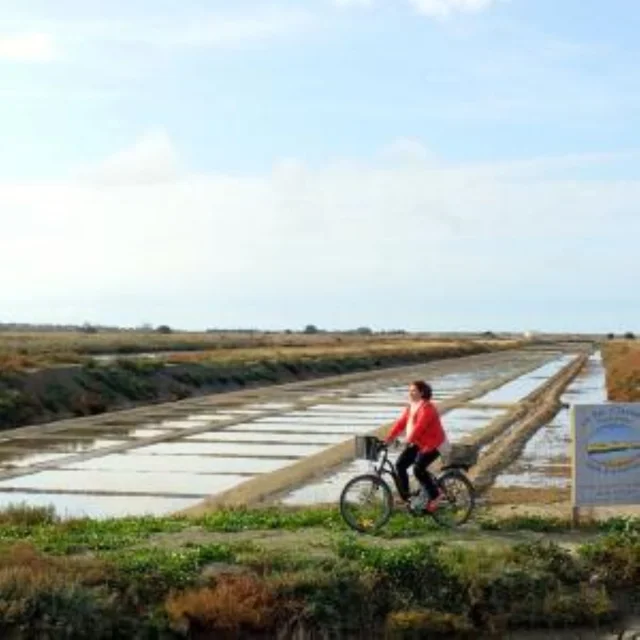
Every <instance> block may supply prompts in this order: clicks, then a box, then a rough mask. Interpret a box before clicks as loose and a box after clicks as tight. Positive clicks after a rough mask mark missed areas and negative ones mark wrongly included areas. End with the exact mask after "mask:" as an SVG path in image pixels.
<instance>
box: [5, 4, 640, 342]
mask: <svg viewBox="0 0 640 640" xmlns="http://www.w3.org/2000/svg"><path fill="white" fill-rule="evenodd" d="M0 4H1V9H0V322H44V323H50V322H53V323H83V322H92V323H101V324H116V325H121V326H138V325H141V324H143V323H152V324H169V325H171V326H174V327H179V328H184V329H204V328H209V327H226V328H238V327H245V328H249V327H251V328H262V329H286V328H290V329H299V328H302V327H304V326H305V325H306V324H309V323H312V324H316V325H317V326H319V327H322V328H326V329H348V328H354V327H358V326H369V327H372V328H374V329H406V330H425V331H429V330H434V331H441V330H449V331H457V330H495V331H500V330H516V331H517V330H522V331H525V330H534V331H535V330H540V331H585V332H591V331H606V332H608V331H616V332H617V331H627V330H638V329H640V295H638V291H639V288H638V285H637V279H638V274H640V251H638V243H639V241H640V218H639V217H638V209H639V207H640V163H639V160H640V64H639V62H640V55H639V54H640V42H639V41H638V39H637V37H636V34H637V33H638V30H639V28H640V4H639V3H638V2H637V0H609V1H608V2H602V1H601V0H562V2H558V0H296V1H288V0H233V1H232V0H226V1H221V0H180V1H177V0H153V2H152V1H151V0H136V1H135V2H130V1H129V0H110V1H109V2H106V1H104V2H102V1H100V0H91V1H87V0H57V1H56V2H51V1H50V0H0Z"/></svg>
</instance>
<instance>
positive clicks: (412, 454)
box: [385, 380, 447, 513]
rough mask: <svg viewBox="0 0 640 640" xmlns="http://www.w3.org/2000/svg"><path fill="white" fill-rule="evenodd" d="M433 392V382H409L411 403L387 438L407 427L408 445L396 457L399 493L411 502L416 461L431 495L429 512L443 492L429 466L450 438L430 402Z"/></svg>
mask: <svg viewBox="0 0 640 640" xmlns="http://www.w3.org/2000/svg"><path fill="white" fill-rule="evenodd" d="M432 395H433V392H432V389H431V386H430V385H429V384H427V383H426V382H424V381H423V380H416V381H415V382H412V383H411V384H410V385H409V405H408V406H407V407H406V409H405V410H404V411H403V412H402V415H401V416H400V417H399V418H398V419H397V420H396V422H395V423H394V425H393V427H391V431H390V432H389V434H388V435H387V437H386V438H385V442H386V443H387V444H389V443H391V442H392V441H393V440H395V439H396V438H397V437H398V436H399V435H400V434H401V433H402V432H403V431H405V430H406V438H405V439H406V446H405V448H404V450H403V451H402V453H401V454H400V455H399V456H398V459H397V460H396V471H397V472H398V484H399V487H398V488H399V489H400V497H401V498H402V499H403V500H404V501H405V502H407V503H408V502H409V498H410V496H409V477H408V475H407V469H408V468H409V467H410V466H411V465H412V464H413V473H414V475H415V477H416V479H417V480H418V482H419V483H420V485H421V486H422V487H423V489H424V492H423V495H424V493H425V492H426V496H425V497H428V500H426V504H425V503H424V502H423V508H424V509H425V511H428V512H429V513H433V512H434V511H435V510H436V509H437V508H438V504H439V503H440V501H441V499H442V495H441V492H440V490H439V489H438V487H437V486H436V484H435V482H434V480H433V477H432V476H431V474H430V473H429V472H428V471H427V467H428V466H429V465H430V464H432V463H433V462H435V460H437V459H438V457H439V456H440V451H439V449H440V448H441V447H442V446H443V445H445V443H446V442H447V437H446V435H445V432H444V429H443V427H442V423H441V422H440V414H439V413H438V410H437V408H436V407H435V405H434V404H433V403H432V402H431V397H432ZM421 502H422V501H421ZM416 506H419V505H416Z"/></svg>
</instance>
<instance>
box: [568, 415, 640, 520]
mask: <svg viewBox="0 0 640 640" xmlns="http://www.w3.org/2000/svg"><path fill="white" fill-rule="evenodd" d="M571 431H572V442H573V456H572V458H573V460H572V463H573V464H572V487H571V494H572V495H571V500H572V507H573V508H572V516H573V521H574V524H577V523H578V521H579V518H580V507H585V506H612V505H638V504H640V403H607V404H597V405H587V404H577V405H574V406H573V407H572V413H571Z"/></svg>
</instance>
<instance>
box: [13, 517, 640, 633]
mask: <svg viewBox="0 0 640 640" xmlns="http://www.w3.org/2000/svg"><path fill="white" fill-rule="evenodd" d="M546 525H547V526H545V522H544V521H543V520H540V519H523V518H520V519H511V520H509V521H490V520H488V519H485V520H483V527H484V529H485V530H486V529H488V528H494V529H502V530H504V531H511V532H515V531H518V532H520V534H522V535H526V536H531V535H534V534H533V533H532V530H535V531H545V530H548V531H555V532H557V533H556V534H554V535H555V536H556V537H555V538H554V541H550V540H544V539H542V540H541V539H534V540H531V539H526V538H524V539H519V538H514V540H513V542H511V543H506V542H501V543H496V540H495V539H494V538H492V537H491V536H492V535H493V534H490V533H488V532H486V531H485V532H484V533H483V532H482V531H480V532H478V531H476V532H475V535H476V537H475V538H474V539H473V544H465V543H464V540H465V538H464V537H460V538H457V537H456V536H451V535H445V534H443V533H442V532H439V531H438V530H432V529H430V528H429V527H428V526H426V525H425V524H424V523H423V522H422V521H420V520H414V519H411V518H409V517H408V516H404V515H400V514H399V515H398V516H397V517H396V518H395V519H394V522H393V527H392V531H391V532H390V533H388V534H387V536H386V537H383V536H380V537H376V538H374V537H360V538H358V537H356V536H354V535H353V534H350V533H348V532H347V531H346V530H345V528H344V526H343V525H342V523H341V521H340V519H339V515H338V513H337V512H336V511H335V510H332V509H310V510H294V509H281V510H278V509H264V510H254V511H251V510H232V511H220V512H216V513H212V514H210V515H207V516H204V517H202V518H199V519H197V520H188V519H186V518H126V519H122V520H109V521H92V520H76V521H60V520H58V518H57V517H56V516H55V514H54V513H53V512H52V511H51V510H50V509H33V508H31V509H30V508H27V507H16V508H13V509H11V510H9V511H5V512H3V513H0V636H1V637H3V638H4V637H6V638H12V637H15V638H18V637H20V638H22V637H24V638H36V637H37V638H40V637H49V638H63V637H64V638H83V637H88V636H90V637H92V638H99V639H100V638H176V639H177V638H221V637H222V638H244V637H265V638H266V637H275V635H276V634H277V633H282V634H284V635H283V636H281V637H291V636H292V635H293V634H294V633H296V632H297V633H301V634H308V635H307V636H303V637H312V634H313V633H321V634H325V635H324V637H326V634H328V633H334V634H335V633H342V634H343V637H361V631H362V629H367V630H368V632H369V633H370V635H369V636H368V637H377V636H383V635H384V634H386V635H387V637H414V636H413V635H412V634H415V633H417V632H419V633H421V634H423V635H424V636H425V637H445V636H449V637H451V636H455V637H469V638H477V637H480V636H481V634H483V633H485V632H488V631H493V632H500V631H503V630H505V629H509V628H512V629H515V628H523V627H537V628H550V627H566V626H571V625H579V624H587V625H597V624H602V623H604V622H606V621H608V620H611V619H613V618H615V617H616V616H617V615H619V614H620V613H623V611H621V610H620V605H619V603H620V602H627V603H628V604H629V603H631V604H630V605H629V606H636V605H637V603H635V605H634V603H633V596H634V594H635V596H636V597H637V584H638V582H639V581H640V521H638V520H630V519H628V520H623V519H616V520H611V521H608V522H603V523H600V524H597V525H596V524H591V525H588V526H587V528H586V529H585V532H583V535H587V532H588V537H587V539H586V540H583V541H582V543H581V544H579V545H575V546H574V547H572V548H567V547H566V545H563V544H562V536H563V533H562V532H564V533H568V532H567V530H566V523H565V524H562V523H561V522H560V521H548V522H546ZM561 526H563V527H564V529H561ZM273 530H278V531H279V533H280V535H278V536H275V537H274V536H269V535H267V532H268V531H273ZM261 532H262V534H261ZM402 532H403V533H402ZM249 534H255V536H254V537H251V536H250V535H249ZM574 535H575V533H574ZM270 541H271V544H270V543H269V542H270ZM274 543H277V545H276V546H274ZM278 545H279V546H278ZM625 598H626V600H625ZM630 598H631V599H630ZM21 634H22V635H21Z"/></svg>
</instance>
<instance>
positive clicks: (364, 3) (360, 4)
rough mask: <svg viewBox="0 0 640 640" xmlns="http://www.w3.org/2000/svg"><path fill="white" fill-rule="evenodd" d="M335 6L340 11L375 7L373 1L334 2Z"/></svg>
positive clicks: (341, 0)
mask: <svg viewBox="0 0 640 640" xmlns="http://www.w3.org/2000/svg"><path fill="white" fill-rule="evenodd" d="M333 4H334V5H335V6H336V7H338V8H340V9H349V8H351V7H371V6H373V0H333Z"/></svg>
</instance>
